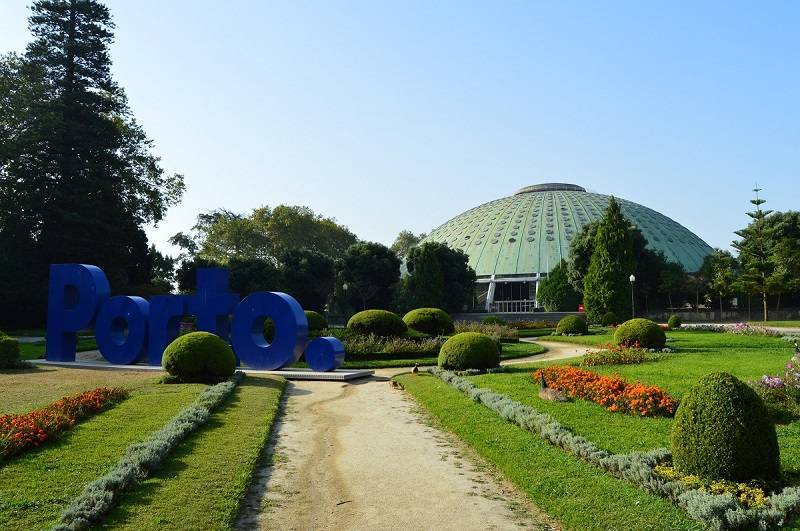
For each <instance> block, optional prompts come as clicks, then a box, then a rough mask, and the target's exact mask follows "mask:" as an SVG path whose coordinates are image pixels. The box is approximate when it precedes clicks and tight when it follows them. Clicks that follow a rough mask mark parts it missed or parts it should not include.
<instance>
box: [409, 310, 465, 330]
mask: <svg viewBox="0 0 800 531" xmlns="http://www.w3.org/2000/svg"><path fill="white" fill-rule="evenodd" d="M403 321H404V322H405V323H406V326H408V328H410V329H411V330H416V331H417V332H422V333H423V334H428V335H432V336H443V335H448V334H452V333H453V330H455V326H454V325H453V318H452V317H450V315H449V314H448V313H447V312H446V311H444V310H441V309H439V308H417V309H415V310H411V311H410V312H408V313H407V314H405V315H404V316H403Z"/></svg>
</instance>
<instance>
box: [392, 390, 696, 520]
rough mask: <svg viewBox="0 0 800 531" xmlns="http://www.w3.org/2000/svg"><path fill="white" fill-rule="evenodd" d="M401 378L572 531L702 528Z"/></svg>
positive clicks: (494, 419) (529, 437)
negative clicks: (573, 530)
mask: <svg viewBox="0 0 800 531" xmlns="http://www.w3.org/2000/svg"><path fill="white" fill-rule="evenodd" d="M398 380H399V381H400V382H401V383H402V384H403V386H404V387H405V389H406V390H407V391H408V392H409V393H410V394H411V395H412V396H413V397H414V398H416V399H417V400H418V401H419V402H420V403H421V404H422V405H423V406H425V407H426V408H427V409H428V410H429V411H430V412H431V413H432V414H433V416H434V417H435V418H436V419H438V421H439V422H441V424H442V425H443V426H444V427H445V428H446V429H449V430H451V431H453V432H454V433H455V434H456V435H458V436H459V437H460V438H461V439H463V440H464V441H465V442H466V443H468V444H469V445H470V446H472V447H473V448H474V449H475V450H476V451H477V452H478V453H479V454H480V455H481V456H483V457H484V458H485V459H486V460H488V461H489V462H490V463H492V464H493V465H494V466H495V467H497V468H498V469H499V470H500V471H501V472H502V473H503V474H505V475H506V477H508V478H509V479H510V480H511V481H512V482H513V483H514V484H516V485H517V487H518V488H520V489H521V490H522V491H523V492H525V493H526V494H527V495H528V496H529V497H530V498H531V500H533V502H534V503H535V504H536V505H538V506H539V507H540V508H541V509H542V510H544V511H545V512H547V513H548V514H550V515H551V516H553V517H555V518H556V519H558V520H559V521H560V522H561V524H562V525H563V527H564V528H565V529H580V530H590V529H602V530H607V529H650V530H659V529H665V530H666V529H670V530H677V529H700V526H698V525H697V524H695V523H694V522H693V521H691V520H690V519H689V517H688V516H686V514H685V513H684V512H683V511H682V510H680V509H679V508H677V507H675V506H674V505H672V504H671V503H669V502H668V501H666V500H662V499H660V498H657V497H654V496H651V495H649V494H646V493H645V492H644V491H642V490H639V489H638V488H636V487H634V486H633V485H630V484H628V483H626V482H623V481H619V480H616V479H614V478H612V477H610V476H608V475H606V474H605V473H603V472H601V471H600V470H598V469H596V468H594V467H592V466H590V465H588V464H586V463H584V462H582V461H581V460H579V459H576V458H575V457H573V456H571V455H569V454H567V453H566V452H564V451H562V450H559V449H557V448H554V447H552V446H550V445H548V444H547V443H545V442H544V441H542V439H541V438H539V437H538V436H536V435H533V434H532V433H530V432H528V431H525V430H523V429H522V428H520V427H518V426H516V425H514V424H512V423H510V422H507V421H505V420H503V419H502V418H501V417H500V416H498V415H497V414H496V413H494V412H492V411H491V410H490V409H488V408H487V407H485V406H482V405H480V404H477V403H475V402H473V401H472V400H470V399H469V398H468V397H467V396H465V395H464V394H462V393H461V392H459V391H456V390H455V389H453V388H451V387H450V386H448V385H447V384H445V383H444V382H442V381H441V380H439V379H438V378H435V377H433V376H431V375H427V374H424V375H422V374H421V375H417V376H413V375H402V376H398Z"/></svg>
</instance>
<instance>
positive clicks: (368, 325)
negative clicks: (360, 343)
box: [347, 310, 408, 337]
mask: <svg viewBox="0 0 800 531" xmlns="http://www.w3.org/2000/svg"><path fill="white" fill-rule="evenodd" d="M347 328H349V329H350V330H352V331H353V332H355V333H356V334H361V335H369V334H375V335H376V336H381V337H398V336H402V335H403V334H405V333H406V330H408V327H407V326H406V324H405V323H404V322H403V320H402V319H401V318H400V316H399V315H397V314H395V313H392V312H388V311H386V310H364V311H363V312H358V313H357V314H355V315H354V316H353V317H351V318H350V320H349V321H347Z"/></svg>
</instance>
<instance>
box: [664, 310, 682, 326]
mask: <svg viewBox="0 0 800 531" xmlns="http://www.w3.org/2000/svg"><path fill="white" fill-rule="evenodd" d="M682 325H683V321H681V318H680V317H679V316H677V315H675V314H674V313H673V314H672V315H670V316H669V320H668V321H667V326H668V327H669V329H670V330H675V329H677V328H680V327H681V326H682Z"/></svg>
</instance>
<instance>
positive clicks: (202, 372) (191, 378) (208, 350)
mask: <svg viewBox="0 0 800 531" xmlns="http://www.w3.org/2000/svg"><path fill="white" fill-rule="evenodd" d="M161 365H162V366H163V367H164V369H165V370H166V371H167V372H168V373H169V374H170V375H172V376H174V377H176V378H177V379H178V380H180V381H182V382H219V381H222V380H224V379H226V378H229V377H230V376H231V375H232V374H233V371H234V370H235V369H236V357H235V356H234V355H233V350H231V347H230V346H229V345H228V344H227V343H225V341H223V340H222V339H220V338H219V337H217V336H215V335H214V334H211V333H209V332H191V333H189V334H186V335H183V336H180V337H178V338H177V339H175V341H173V342H172V343H170V344H169V346H167V348H166V349H165V350H164V356H163V357H162V358H161Z"/></svg>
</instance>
